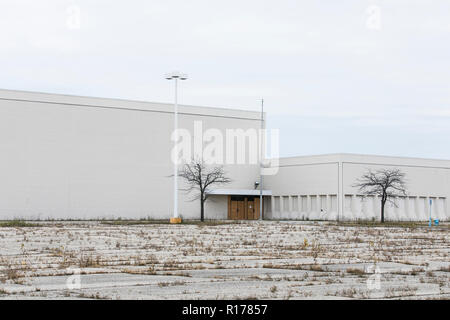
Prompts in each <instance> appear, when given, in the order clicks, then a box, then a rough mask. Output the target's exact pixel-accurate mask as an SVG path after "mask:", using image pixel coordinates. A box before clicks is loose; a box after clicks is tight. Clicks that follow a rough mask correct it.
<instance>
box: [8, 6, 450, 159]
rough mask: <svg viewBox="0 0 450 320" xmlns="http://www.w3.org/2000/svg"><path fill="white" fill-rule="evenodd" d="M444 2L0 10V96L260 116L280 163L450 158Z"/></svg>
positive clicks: (448, 22)
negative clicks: (176, 82)
mask: <svg viewBox="0 0 450 320" xmlns="http://www.w3.org/2000/svg"><path fill="white" fill-rule="evenodd" d="M449 58H450V1H448V0H433V1H430V0H385V1H381V0H372V1H364V0H342V1H335V0H328V1H326V0H324V1H315V0H309V1H300V0H292V1H291V0H290V1H287V0H277V1H275V0H272V1H262V0H255V1H254V0H240V1H235V0H227V1H215V0H201V1H200V0H189V1H186V0H184V1H181V0H161V1H159V0H151V1H149V0H145V1H140V0H129V1H111V0H95V1H93V0H78V1H76V0H73V1H65V0H54V1H45V0H39V1H36V0H34V1H33V0H29V1H23V0H2V1H1V2H0V88H4V89H17V90H30V91H44V92H53V93H66V94H77V95H89V96H100V97H117V98H125V99H138V100H148V101H157V102H171V101H172V96H173V88H172V86H171V85H170V83H169V82H168V81H166V80H164V79H163V75H164V74H165V73H167V72H170V71H172V70H181V71H183V72H186V73H188V74H189V76H190V79H189V80H188V81H186V82H183V84H182V88H181V89H182V90H181V92H180V94H181V95H180V100H181V102H182V103H186V104H194V105H205V106H217V107H230V108H245V109H249V110H258V109H259V103H260V102H259V99H260V98H261V97H264V99H265V106H266V111H267V113H268V126H269V127H271V128H280V138H281V155H283V156H292V155H306V154H321V153H334V152H353V153H368V154H384V155H400V156H418V157H427V158H447V159H450V59H449Z"/></svg>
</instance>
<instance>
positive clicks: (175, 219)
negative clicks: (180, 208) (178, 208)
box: [170, 218, 181, 224]
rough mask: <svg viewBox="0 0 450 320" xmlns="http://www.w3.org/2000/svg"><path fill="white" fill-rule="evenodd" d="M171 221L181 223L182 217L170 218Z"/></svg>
mask: <svg viewBox="0 0 450 320" xmlns="http://www.w3.org/2000/svg"><path fill="white" fill-rule="evenodd" d="M170 223H174V224H175V223H181V218H170Z"/></svg>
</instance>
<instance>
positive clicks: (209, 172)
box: [178, 160, 231, 221]
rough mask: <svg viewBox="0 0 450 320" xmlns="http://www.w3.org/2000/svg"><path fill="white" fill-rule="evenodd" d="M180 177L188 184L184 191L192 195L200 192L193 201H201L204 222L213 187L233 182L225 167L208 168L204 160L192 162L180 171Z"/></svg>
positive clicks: (201, 213)
mask: <svg viewBox="0 0 450 320" xmlns="http://www.w3.org/2000/svg"><path fill="white" fill-rule="evenodd" d="M178 175H179V177H181V178H183V179H184V180H185V182H186V185H187V188H185V189H183V190H184V191H186V192H188V193H190V192H192V191H194V190H198V193H197V195H196V196H195V197H194V198H193V199H192V200H194V199H195V200H197V199H200V218H201V221H203V220H204V203H205V201H206V199H207V198H208V192H209V191H210V189H209V188H210V187H211V186H213V185H220V184H227V183H230V182H231V179H229V178H228V177H227V176H226V174H225V171H224V169H223V167H221V166H219V167H213V168H207V166H206V165H205V163H204V162H203V161H202V160H192V161H191V162H190V163H187V164H185V165H184V166H183V168H182V169H180V170H179V173H178Z"/></svg>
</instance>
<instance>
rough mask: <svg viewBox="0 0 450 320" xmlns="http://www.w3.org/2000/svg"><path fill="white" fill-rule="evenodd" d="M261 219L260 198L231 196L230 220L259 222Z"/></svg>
mask: <svg viewBox="0 0 450 320" xmlns="http://www.w3.org/2000/svg"><path fill="white" fill-rule="evenodd" d="M258 218H259V198H258V197H252V196H229V197H228V219H231V220H257V219H258Z"/></svg>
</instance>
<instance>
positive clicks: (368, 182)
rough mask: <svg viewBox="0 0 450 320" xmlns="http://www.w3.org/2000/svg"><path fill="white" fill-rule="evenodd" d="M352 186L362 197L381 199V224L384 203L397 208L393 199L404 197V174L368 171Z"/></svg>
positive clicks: (393, 170) (391, 170) (384, 170)
mask: <svg viewBox="0 0 450 320" xmlns="http://www.w3.org/2000/svg"><path fill="white" fill-rule="evenodd" d="M353 186H354V187H357V188H359V192H360V193H362V194H364V195H372V196H379V197H381V222H382V223H384V208H385V205H386V202H390V203H392V204H393V205H394V206H396V207H397V204H396V202H395V198H396V197H398V196H406V184H405V174H404V173H403V172H401V171H400V170H399V169H380V170H377V171H375V172H373V171H371V170H368V171H367V172H366V173H365V174H364V175H363V176H362V177H361V178H360V179H358V180H357V183H356V184H355V185H353Z"/></svg>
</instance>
